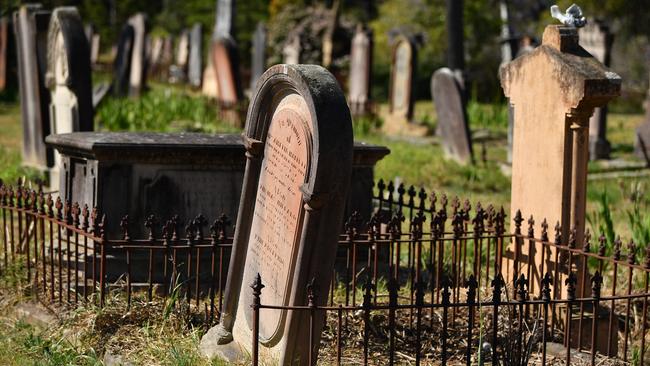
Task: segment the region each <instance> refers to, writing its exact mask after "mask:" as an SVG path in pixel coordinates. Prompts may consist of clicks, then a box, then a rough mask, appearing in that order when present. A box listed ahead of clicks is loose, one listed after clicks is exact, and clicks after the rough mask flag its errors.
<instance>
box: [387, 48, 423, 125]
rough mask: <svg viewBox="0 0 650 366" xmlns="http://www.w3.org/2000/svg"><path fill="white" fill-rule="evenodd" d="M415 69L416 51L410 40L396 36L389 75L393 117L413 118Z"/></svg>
mask: <svg viewBox="0 0 650 366" xmlns="http://www.w3.org/2000/svg"><path fill="white" fill-rule="evenodd" d="M416 68H417V49H416V47H415V44H414V42H413V41H412V40H410V39H409V38H407V37H405V36H398V37H397V39H396V40H395V45H394V47H393V62H392V67H391V74H390V97H389V101H390V112H391V114H393V115H394V116H397V117H399V118H403V119H406V120H409V121H410V120H411V118H413V80H415V70H416Z"/></svg>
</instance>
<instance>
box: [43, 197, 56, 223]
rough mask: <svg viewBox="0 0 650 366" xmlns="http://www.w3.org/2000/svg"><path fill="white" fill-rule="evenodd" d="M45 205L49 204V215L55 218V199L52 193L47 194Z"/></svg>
mask: <svg viewBox="0 0 650 366" xmlns="http://www.w3.org/2000/svg"><path fill="white" fill-rule="evenodd" d="M45 205H46V206H47V217H49V218H53V217H54V208H53V207H54V201H53V200H52V194H51V193H48V194H47V200H46V201H45Z"/></svg>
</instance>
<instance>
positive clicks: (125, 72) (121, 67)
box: [112, 24, 134, 97]
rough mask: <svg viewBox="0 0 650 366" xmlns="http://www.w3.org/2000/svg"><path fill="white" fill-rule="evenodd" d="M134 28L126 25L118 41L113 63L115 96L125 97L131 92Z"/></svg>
mask: <svg viewBox="0 0 650 366" xmlns="http://www.w3.org/2000/svg"><path fill="white" fill-rule="evenodd" d="M133 34H134V32H133V27H132V26H131V25H130V24H125V25H124V27H122V31H121V32H120V37H119V39H118V41H117V55H116V56H115V60H114V61H113V85H112V89H113V94H114V95H115V96H119V97H124V96H126V95H127V94H128V92H129V77H130V75H131V55H132V53H133Z"/></svg>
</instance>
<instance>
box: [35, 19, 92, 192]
mask: <svg viewBox="0 0 650 366" xmlns="http://www.w3.org/2000/svg"><path fill="white" fill-rule="evenodd" d="M47 38H48V41H47V74H46V84H47V87H48V88H49V89H50V93H51V104H50V123H51V125H50V126H51V127H50V132H51V133H52V134H58V133H69V132H76V131H92V130H93V100H92V97H93V90H92V81H91V69H90V50H89V48H88V40H87V39H86V36H85V34H84V29H83V23H82V22H81V17H80V16H79V12H78V11H77V8H75V7H59V8H56V9H54V12H52V17H51V20H50V26H49V30H48V35H47ZM54 161H55V164H54V168H53V169H52V182H51V188H55V187H58V185H57V184H56V183H58V176H57V175H58V171H59V168H60V165H61V157H60V155H59V154H55V159H54Z"/></svg>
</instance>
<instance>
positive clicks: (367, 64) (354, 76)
mask: <svg viewBox="0 0 650 366" xmlns="http://www.w3.org/2000/svg"><path fill="white" fill-rule="evenodd" d="M372 46H373V43H372V32H371V31H368V30H365V29H364V28H363V26H362V25H361V24H359V25H358V26H357V31H356V33H355V34H354V38H352V50H351V52H350V78H349V80H348V88H349V92H348V94H349V95H348V101H349V104H350V111H351V112H352V115H364V114H367V113H368V112H369V111H370V81H371V80H372V49H373V47H372Z"/></svg>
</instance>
